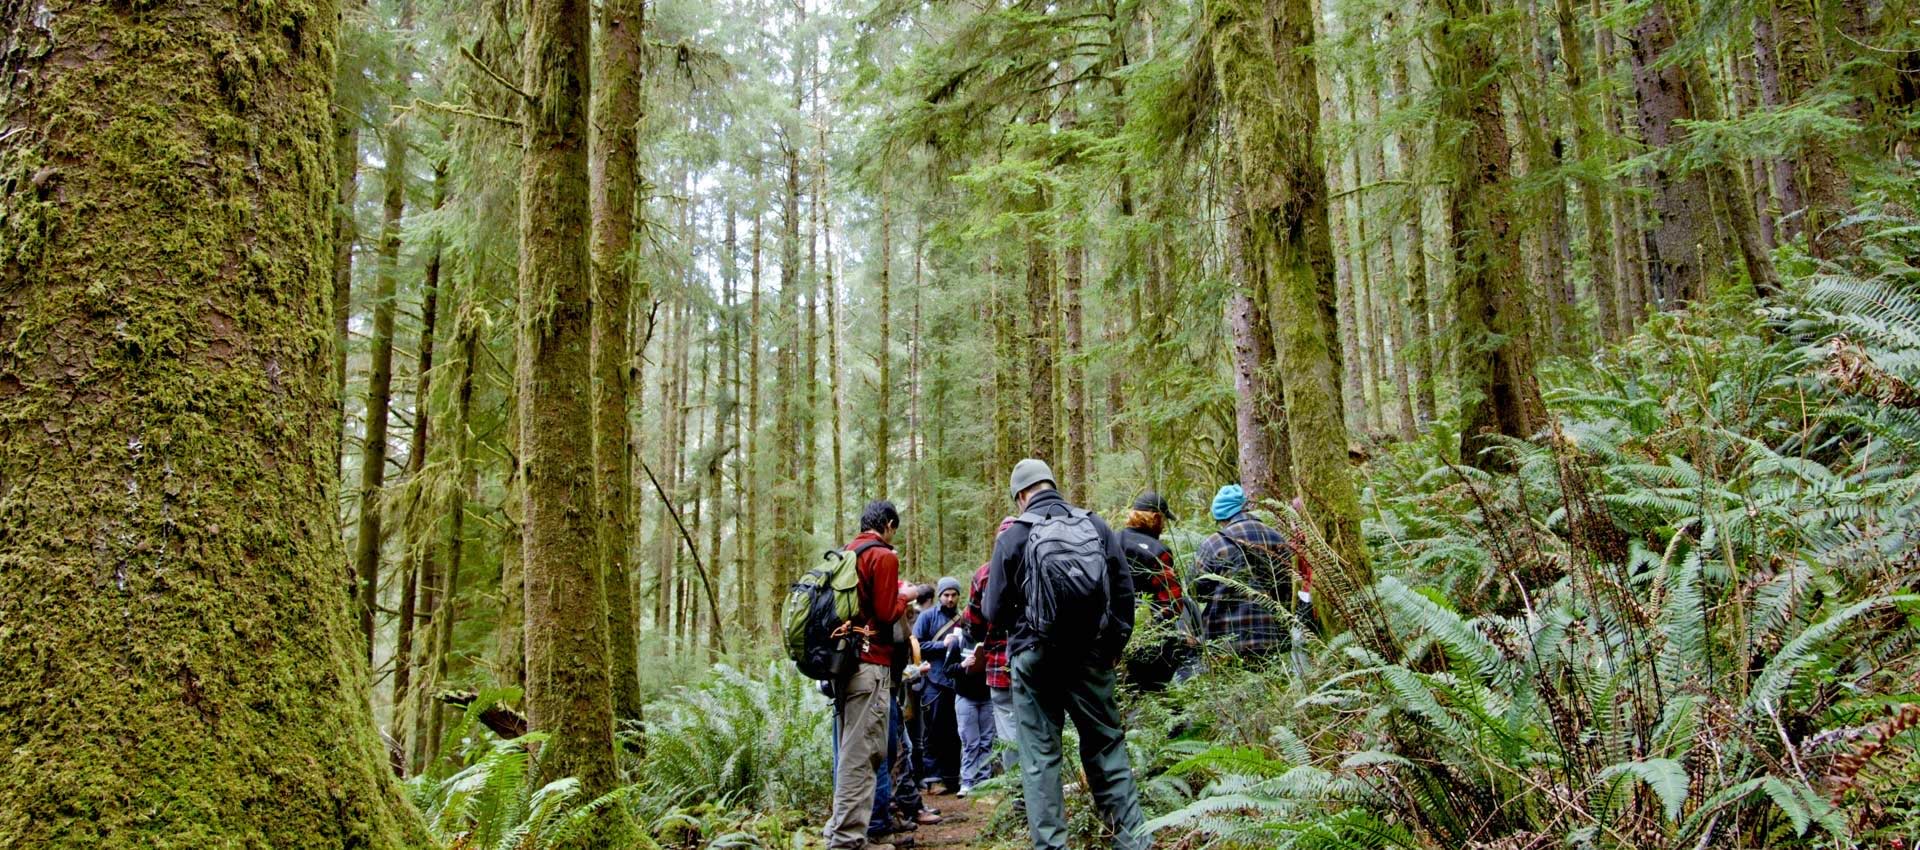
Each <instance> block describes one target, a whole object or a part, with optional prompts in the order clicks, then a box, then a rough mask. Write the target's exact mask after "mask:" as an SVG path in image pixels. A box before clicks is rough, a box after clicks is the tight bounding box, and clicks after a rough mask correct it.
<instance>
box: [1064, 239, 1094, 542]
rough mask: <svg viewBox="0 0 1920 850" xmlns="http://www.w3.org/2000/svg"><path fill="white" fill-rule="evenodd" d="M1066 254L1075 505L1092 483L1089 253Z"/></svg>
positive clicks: (1073, 250)
mask: <svg viewBox="0 0 1920 850" xmlns="http://www.w3.org/2000/svg"><path fill="white" fill-rule="evenodd" d="M1064 253H1065V255H1066V256H1065V259H1066V262H1065V268H1064V269H1063V272H1064V274H1062V276H1061V277H1062V280H1061V284H1062V288H1063V290H1064V293H1065V295H1066V300H1067V310H1066V312H1067V317H1066V359H1067V362H1066V364H1065V369H1063V370H1062V371H1063V372H1065V379H1066V384H1067V398H1066V402H1067V458H1066V460H1067V481H1066V482H1064V483H1066V485H1067V498H1069V499H1072V500H1074V504H1079V505H1084V504H1086V503H1087V499H1088V495H1089V494H1088V492H1087V482H1089V481H1091V480H1092V475H1091V470H1089V469H1088V468H1087V467H1088V466H1089V465H1090V464H1091V460H1090V459H1089V457H1088V452H1087V376H1086V367H1085V366H1082V365H1081V360H1080V354H1081V352H1080V344H1081V339H1080V336H1081V327H1080V324H1081V321H1082V319H1083V317H1082V315H1081V304H1080V288H1081V284H1082V280H1083V278H1084V277H1085V271H1086V268H1085V267H1086V261H1087V249H1086V248H1085V246H1083V245H1081V244H1079V243H1078V242H1076V243H1074V244H1073V245H1069V246H1068V247H1067V249H1066V251H1065V252H1064Z"/></svg>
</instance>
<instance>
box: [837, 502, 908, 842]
mask: <svg viewBox="0 0 1920 850" xmlns="http://www.w3.org/2000/svg"><path fill="white" fill-rule="evenodd" d="M899 528H900V512H899V511H897V510H895V509H894V507H893V503H892V502H873V503H870V504H868V505H867V507H866V509H865V510H863V511H861V513H860V534H859V536H857V537H855V538H853V540H852V541H850V542H848V543H847V549H848V550H849V551H851V552H854V553H855V555H854V569H855V571H856V572H858V573H859V575H860V591H859V592H860V613H859V614H858V615H857V616H855V617H854V618H853V621H852V627H853V628H854V630H855V631H857V632H858V633H859V634H860V635H861V636H862V637H863V641H862V645H861V649H860V665H859V666H858V667H857V668H856V669H855V670H854V671H853V675H852V676H850V677H849V678H848V679H847V681H846V682H845V683H844V684H842V685H840V693H839V699H838V700H836V704H837V706H838V710H839V712H840V718H839V719H840V761H839V763H838V764H837V765H836V766H835V767H834V772H833V815H832V817H830V818H828V820H827V846H828V847H829V848H831V849H832V850H862V848H869V850H893V845H891V844H874V843H871V842H869V841H868V840H867V818H868V816H869V815H871V814H872V812H873V795H874V782H875V779H876V778H877V775H878V774H877V771H879V769H880V766H881V765H882V764H884V763H885V761H886V757H887V708H888V706H889V705H890V704H891V701H892V699H893V694H892V690H893V684H892V679H893V654H894V653H895V652H898V651H905V648H904V647H896V646H894V645H893V642H892V639H893V624H894V622H895V621H896V620H899V619H900V613H901V611H902V610H903V609H904V607H905V606H904V605H903V604H902V603H901V600H900V557H899V556H898V555H896V554H894V551H893V535H894V532H896V531H898V530H899Z"/></svg>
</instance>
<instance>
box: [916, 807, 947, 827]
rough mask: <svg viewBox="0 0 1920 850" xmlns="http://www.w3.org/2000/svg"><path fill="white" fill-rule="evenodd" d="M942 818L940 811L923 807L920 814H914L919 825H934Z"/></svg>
mask: <svg viewBox="0 0 1920 850" xmlns="http://www.w3.org/2000/svg"><path fill="white" fill-rule="evenodd" d="M941 820H942V818H941V817H940V813H938V812H935V811H934V810H932V809H921V810H920V813H919V814H917V815H914V816H913V822H914V823H915V824H916V825H919V826H932V825H934V824H936V823H939V822H940V821H941Z"/></svg>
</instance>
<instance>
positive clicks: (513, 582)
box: [493, 346, 527, 691]
mask: <svg viewBox="0 0 1920 850" xmlns="http://www.w3.org/2000/svg"><path fill="white" fill-rule="evenodd" d="M515 347H516V348H517V347H518V346H515ZM518 359H519V358H518V357H517V356H516V357H515V360H516V363H515V366H514V374H515V375H518V374H519V372H520V369H519V365H518V363H517V361H518ZM516 380H517V378H516ZM519 411H520V403H519V402H518V401H516V400H510V401H509V410H508V419H507V421H508V422H511V423H513V458H512V468H511V469H509V470H508V471H507V487H506V494H505V496H504V498H502V500H501V504H500V513H501V514H502V515H503V516H504V517H505V518H506V522H505V523H504V524H503V525H502V528H501V529H500V537H501V539H500V622H499V623H498V624H496V625H495V626H494V631H493V634H494V658H493V669H494V678H495V679H496V680H498V681H499V682H500V684H501V685H504V686H507V687H513V688H520V689H522V690H523V691H524V690H525V689H526V686H527V574H526V558H525V548H526V547H525V542H526V525H527V524H526V518H525V516H524V510H523V508H524V507H525V505H526V496H525V492H524V491H525V490H526V485H525V483H524V482H523V481H522V480H521V476H522V472H521V461H520V458H521V453H522V451H523V448H522V447H521V445H520V424H519V423H520V412H519Z"/></svg>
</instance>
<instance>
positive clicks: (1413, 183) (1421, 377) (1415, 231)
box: [1392, 52, 1440, 423]
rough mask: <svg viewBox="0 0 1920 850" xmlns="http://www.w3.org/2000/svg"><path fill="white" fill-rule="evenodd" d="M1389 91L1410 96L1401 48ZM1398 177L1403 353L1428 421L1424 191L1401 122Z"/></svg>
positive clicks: (1431, 370)
mask: <svg viewBox="0 0 1920 850" xmlns="http://www.w3.org/2000/svg"><path fill="white" fill-rule="evenodd" d="M1392 61H1393V71H1392V73H1393V96H1394V98H1395V99H1396V100H1398V101H1402V102H1412V98H1413V86H1412V84H1411V83H1410V82H1409V81H1408V80H1407V57H1406V54H1405V53H1404V52H1396V53H1394V55H1393V60H1392ZM1395 136H1396V137H1397V143H1398V145H1399V154H1400V167H1401V170H1402V171H1401V179H1403V180H1406V181H1407V183H1408V186H1407V190H1406V191H1407V196H1408V200H1407V212H1406V215H1405V217H1404V218H1402V219H1401V226H1400V233H1401V237H1400V238H1401V241H1402V242H1403V243H1404V244H1405V245H1406V246H1407V264H1406V273H1407V305H1406V309H1407V314H1408V318H1409V321H1408V322H1407V325H1408V329H1409V332H1408V333H1407V345H1406V351H1405V352H1404V356H1405V357H1406V358H1407V359H1408V360H1409V361H1411V362H1412V364H1413V366H1414V377H1413V383H1414V410H1415V412H1416V414H1417V415H1418V417H1419V421H1420V422H1422V423H1424V422H1431V421H1433V418H1434V412H1435V408H1436V405H1435V403H1434V388H1435V386H1436V385H1437V384H1438V383H1439V375H1440V370H1439V366H1438V363H1439V358H1437V357H1435V356H1434V348H1435V346H1434V333H1433V307H1432V303H1431V299H1432V296H1431V294H1430V292H1429V288H1428V286H1427V237H1426V226H1425V223H1424V221H1423V219H1424V217H1425V215H1424V207H1425V206H1426V204H1425V195H1426V193H1425V192H1424V191H1422V188H1421V184H1422V182H1423V180H1424V176H1423V175H1421V174H1420V173H1418V172H1417V171H1416V170H1415V169H1416V166H1415V165H1414V163H1417V162H1420V161H1421V160H1420V156H1419V153H1418V151H1417V150H1416V148H1417V145H1416V144H1415V142H1414V130H1413V129H1412V128H1405V127H1403V128H1401V129H1400V131H1399V132H1398V133H1396V134H1395Z"/></svg>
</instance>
